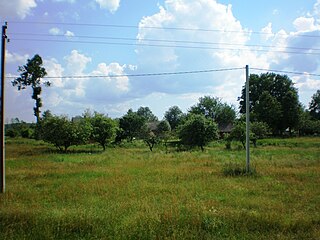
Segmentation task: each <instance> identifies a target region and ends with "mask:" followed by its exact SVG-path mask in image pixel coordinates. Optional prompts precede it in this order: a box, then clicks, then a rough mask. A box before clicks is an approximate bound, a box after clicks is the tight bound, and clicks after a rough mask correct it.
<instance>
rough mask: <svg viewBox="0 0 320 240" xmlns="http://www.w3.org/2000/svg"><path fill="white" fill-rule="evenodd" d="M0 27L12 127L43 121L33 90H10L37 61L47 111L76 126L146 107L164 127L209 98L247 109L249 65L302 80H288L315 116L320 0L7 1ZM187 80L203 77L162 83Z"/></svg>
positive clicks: (1, 0)
mask: <svg viewBox="0 0 320 240" xmlns="http://www.w3.org/2000/svg"><path fill="white" fill-rule="evenodd" d="M0 21H1V24H2V25H3V24H4V23H5V22H8V29H7V36H8V38H9V39H10V42H8V43H7V47H6V83H5V84H6V88H5V109H6V110H5V119H6V121H7V122H10V120H11V119H12V118H16V117H17V118H19V119H20V120H24V121H27V122H35V117H34V116H33V106H34V101H33V100H32V99H31V94H32V93H31V92H32V91H31V89H26V90H23V91H18V90H17V89H16V88H14V87H13V86H12V84H11V81H12V80H13V79H14V78H15V77H16V76H17V75H18V74H19V73H18V72H17V69H18V66H21V65H24V64H26V62H27V59H30V58H32V57H33V56H34V55H35V54H39V55H40V56H41V57H42V59H43V62H44V67H45V68H46V71H47V73H48V74H47V76H48V77H51V78H48V79H44V80H50V81H51V83H52V85H51V87H43V89H42V94H41V97H42V101H43V107H42V109H41V110H42V112H43V111H45V110H47V109H49V110H50V111H51V112H52V113H53V114H56V115H68V116H69V117H72V116H76V115H81V114H82V113H83V112H84V111H85V110H86V109H91V110H92V111H98V112H100V113H104V114H107V115H108V116H110V117H112V118H116V117H121V116H123V115H124V114H125V113H126V112H127V111H128V109H129V108H132V109H133V110H137V109H138V108H139V107H141V106H143V107H149V108H150V109H151V110H152V111H153V113H154V114H155V115H157V116H158V117H159V119H162V118H163V115H164V113H165V111H167V110H168V109H169V108H170V107H171V106H174V105H176V106H179V107H180V108H181V109H182V110H183V111H184V112H186V111H187V110H188V109H189V108H190V107H191V106H192V105H194V104H196V103H197V102H198V99H199V97H202V96H205V95H210V96H214V97H218V98H220V99H221V101H222V102H227V103H228V104H232V105H234V106H235V108H236V109H238V106H239V102H238V101H237V99H238V97H239V96H240V95H241V89H242V87H243V85H244V83H245V69H244V68H245V66H246V65H249V68H250V73H256V74H260V73H262V72H267V71H268V70H269V71H270V70H277V71H286V72H295V73H303V74H300V75H298V74H294V73H287V75H288V76H289V77H290V78H291V79H292V81H293V82H294V84H295V87H296V88H297V89H298V93H299V99H300V101H301V102H302V103H303V105H304V106H306V107H308V104H309V102H310V100H311V96H312V95H313V94H314V93H315V92H316V91H317V89H320V77H319V76H317V75H319V73H320V41H319V38H320V0H303V1H301V0H281V1H278V0H260V1H253V0H241V1H239V0H157V1H156V0H135V1H132V0H131V1H130V0H87V1H83V0H10V1H6V0H0ZM207 70H209V71H208V72H206V71H207ZM198 71H205V72H198ZM181 72H194V73H186V74H165V75H163V74H161V75H157V74H158V73H181ZM145 74H154V75H147V76H145ZM281 74H283V73H281ZM115 75H120V76H118V77H115ZM134 75H135V76H134ZM137 75H138V76H137ZM141 75H144V76H141ZM72 76H81V78H73V77H72ZM97 76H98V77H97Z"/></svg>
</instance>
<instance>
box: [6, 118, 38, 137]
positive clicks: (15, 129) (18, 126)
mask: <svg viewBox="0 0 320 240" xmlns="http://www.w3.org/2000/svg"><path fill="white" fill-rule="evenodd" d="M34 128H35V126H34V124H32V123H26V122H24V121H20V120H19V119H18V118H15V119H12V120H11V123H10V124H6V126H5V135H6V136H8V137H12V138H14V137H23V138H32V137H33V136H34Z"/></svg>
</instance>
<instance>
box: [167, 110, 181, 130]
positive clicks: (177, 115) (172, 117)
mask: <svg viewBox="0 0 320 240" xmlns="http://www.w3.org/2000/svg"><path fill="white" fill-rule="evenodd" d="M183 117H184V114H183V112H182V111H181V109H180V108H179V107H178V106H173V107H170V108H169V110H168V111H166V112H165V114H164V119H165V120H167V121H168V122H169V124H170V127H171V130H175V129H176V128H177V127H178V125H179V124H180V123H181V120H182V119H183Z"/></svg>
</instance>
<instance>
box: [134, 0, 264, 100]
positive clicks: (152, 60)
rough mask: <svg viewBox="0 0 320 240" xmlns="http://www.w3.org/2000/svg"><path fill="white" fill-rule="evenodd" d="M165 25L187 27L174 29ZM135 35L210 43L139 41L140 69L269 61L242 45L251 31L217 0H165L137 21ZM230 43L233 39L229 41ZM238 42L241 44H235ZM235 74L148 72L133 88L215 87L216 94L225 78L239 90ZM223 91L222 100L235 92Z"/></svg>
mask: <svg viewBox="0 0 320 240" xmlns="http://www.w3.org/2000/svg"><path fill="white" fill-rule="evenodd" d="M152 27H156V28H152ZM159 28H160V29H159ZM169 28H184V29H186V28H187V29H189V30H184V31H182V30H178V31H172V30H170V29H169ZM192 29H208V30H210V29H212V30H214V31H195V30H192ZM215 30H218V31H215ZM137 39H138V41H139V42H141V43H149V42H148V39H165V40H169V41H173V42H174V41H189V42H212V43H214V45H212V44H196V43H173V44H170V45H172V47H166V48H152V47H145V46H141V47H138V48H137V55H138V59H139V71H142V72H143V71H146V70H145V69H147V70H148V71H154V72H163V71H184V70H199V69H219V68H229V67H244V66H245V65H246V64H250V63H255V64H258V63H259V64H260V66H263V67H266V66H268V64H267V63H266V60H265V59H264V58H263V57H260V56H257V55H256V54H255V53H250V51H249V52H248V50H249V49H248V48H247V47H245V46H244V45H245V44H246V43H247V42H248V41H249V40H250V34H248V30H247V29H245V28H244V27H243V26H242V25H241V23H240V22H239V21H238V20H237V19H236V18H235V17H234V15H233V13H232V6H231V5H223V4H220V3H218V2H216V1H211V0H201V1H189V0H180V1H172V0H167V1H165V3H164V6H159V12H158V13H156V14H154V15H152V16H147V17H144V18H143V19H142V20H141V21H140V23H139V33H138V35H137ZM230 44H235V45H234V46H230ZM174 45H177V46H174ZM181 45H184V46H191V47H193V46H196V47H199V46H200V47H204V48H205V47H208V49H185V48H181V47H180V46H181ZM239 45H243V46H241V47H239ZM210 48H211V49H210ZM227 48H229V49H230V48H233V49H234V50H228V49H227ZM241 49H243V50H244V51H243V50H241ZM239 75H240V76H241V72H229V73H226V72H224V73H211V74H210V73H208V74H201V75H199V74H195V75H185V76H174V77H172V78H170V77H158V78H155V77H152V78H145V79H141V80H135V81H133V82H132V84H133V87H134V88H136V89H137V90H136V92H139V91H140V92H141V91H142V92H141V94H150V93H152V92H153V91H160V92H164V93H168V94H178V93H186V92H189V93H197V92H202V93H204V92H210V91H214V92H212V93H213V94H215V95H216V96H218V97H220V96H221V95H222V92H221V89H224V90H225V91H230V88H229V84H232V85H233V86H234V89H235V90H234V91H235V92H237V91H239V92H240V91H241V86H242V83H243V78H242V77H239ZM226 83H228V84H226ZM223 95H224V97H226V98H227V99H225V100H226V101H233V102H234V101H235V99H236V96H238V94H237V95H236V96H233V97H232V96H231V95H230V94H229V95H227V94H223Z"/></svg>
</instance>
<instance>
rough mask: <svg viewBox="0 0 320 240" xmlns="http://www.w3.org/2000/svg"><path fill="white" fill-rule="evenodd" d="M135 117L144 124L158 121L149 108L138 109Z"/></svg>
mask: <svg viewBox="0 0 320 240" xmlns="http://www.w3.org/2000/svg"><path fill="white" fill-rule="evenodd" d="M137 115H138V116H140V117H142V118H143V119H144V120H145V122H154V121H158V118H157V117H156V116H155V115H154V114H153V113H152V111H151V110H150V108H149V107H139V108H138V111H137Z"/></svg>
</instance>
